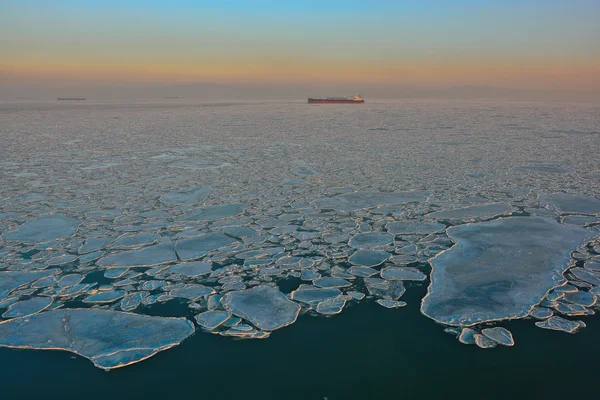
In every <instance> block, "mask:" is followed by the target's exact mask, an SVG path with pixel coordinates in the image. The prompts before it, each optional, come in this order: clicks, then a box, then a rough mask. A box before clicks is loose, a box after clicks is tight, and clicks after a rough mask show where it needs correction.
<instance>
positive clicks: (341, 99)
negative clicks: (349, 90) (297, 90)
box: [308, 94, 365, 104]
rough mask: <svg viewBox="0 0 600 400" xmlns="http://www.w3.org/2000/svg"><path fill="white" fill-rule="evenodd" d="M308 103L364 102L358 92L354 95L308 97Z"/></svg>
mask: <svg viewBox="0 0 600 400" xmlns="http://www.w3.org/2000/svg"><path fill="white" fill-rule="evenodd" d="M308 102H309V103H317V104H364V103H365V100H364V99H363V98H362V96H361V95H360V94H357V95H356V96H354V97H325V98H324V99H313V98H312V97H309V98H308Z"/></svg>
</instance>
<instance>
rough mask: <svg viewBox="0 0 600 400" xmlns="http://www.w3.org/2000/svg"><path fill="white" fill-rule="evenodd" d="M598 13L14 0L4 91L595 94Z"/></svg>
mask: <svg viewBox="0 0 600 400" xmlns="http://www.w3.org/2000/svg"><path fill="white" fill-rule="evenodd" d="M598 21H600V1H598V0H562V1H559V0H520V1H513V0H504V1H486V0H473V1H471V0H421V1H417V0H415V1H383V0H370V1H354V0H346V1H336V0H319V1H316V0H305V1H284V0H279V1H270V0H248V1H246V0H239V1H200V0H196V1H187V0H182V1H149V0H139V1H138V0H130V1H128V0H119V1H114V0H98V1H96V0H77V1H67V0H46V1H41V0H0V96H2V95H4V97H6V96H18V95H19V94H24V95H27V94H31V93H34V94H35V93H36V91H39V93H44V94H47V95H50V94H51V93H54V92H56V91H57V90H58V89H59V88H61V87H63V88H68V90H69V92H77V91H92V90H94V88H96V89H102V88H104V89H105V91H106V89H107V88H137V90H138V92H139V90H140V89H141V88H151V87H152V88H156V87H170V86H177V87H181V85H186V84H195V85H216V84H218V85H229V86H231V85H233V86H236V85H237V86H247V87H252V88H257V87H261V85H262V86H264V87H267V86H268V87H281V88H284V87H286V88H292V87H302V86H306V87H329V86H330V87H336V88H348V90H350V92H351V93H352V90H351V89H353V88H367V90H368V88H370V87H372V88H389V87H398V88H404V89H406V88H410V89H411V90H415V91H419V90H422V91H435V90H447V89H448V88H454V87H465V86H466V87H480V86H481V87H493V88H501V89H502V90H505V91H520V92H548V93H550V92H551V93H570V94H572V95H573V94H575V95H577V94H578V93H581V94H582V96H584V97H585V96H586V95H590V94H592V95H595V94H597V93H598V92H599V91H600V23H599V22H598ZM78 88H79V89H80V90H78ZM140 93H141V92H140ZM334 94H337V93H334Z"/></svg>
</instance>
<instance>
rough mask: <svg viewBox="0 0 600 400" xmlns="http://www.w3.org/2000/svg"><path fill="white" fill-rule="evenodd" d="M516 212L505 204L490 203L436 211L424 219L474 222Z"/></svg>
mask: <svg viewBox="0 0 600 400" xmlns="http://www.w3.org/2000/svg"><path fill="white" fill-rule="evenodd" d="M514 211H517V209H516V208H514V207H513V206H511V205H510V204H507V203H491V204H481V205H474V206H469V207H465V208H457V209H455V210H447V211H436V212H433V213H430V214H427V215H425V217H426V218H434V219H437V220H443V221H464V222H469V221H474V220H481V219H488V218H493V217H498V216H500V215H509V214H510V213H512V212H514Z"/></svg>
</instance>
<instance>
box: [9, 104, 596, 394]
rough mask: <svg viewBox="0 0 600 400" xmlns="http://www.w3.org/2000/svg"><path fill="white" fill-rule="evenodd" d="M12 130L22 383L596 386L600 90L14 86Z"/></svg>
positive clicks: (63, 389) (13, 257)
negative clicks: (596, 100) (140, 94)
mask: <svg viewBox="0 0 600 400" xmlns="http://www.w3.org/2000/svg"><path fill="white" fill-rule="evenodd" d="M0 141H1V143H2V145H1V146H0V313H1V314H2V319H1V320H0V321H1V322H0V371H2V377H3V382H2V391H1V393H2V395H1V398H2V399H34V398H42V397H43V398H46V399H71V398H73V399H75V398H86V399H106V398H108V397H111V398H118V399H120V398H124V399H133V398H145V399H164V398H201V399H242V398H243V399H261V400H264V399H314V400H350V399H402V398H407V399H413V398H419V399H458V398H461V399H462V398H466V397H478V398H483V399H506V398H515V399H520V398H528V399H531V398H544V399H562V398H567V397H581V398H588V397H592V396H595V395H596V392H597V391H596V390H595V387H594V385H593V382H594V381H595V379H597V375H598V373H597V371H598V369H597V368H598V365H599V363H600V340H599V338H600V317H599V316H596V315H595V313H596V312H599V311H600V308H599V306H598V304H597V301H598V296H600V289H599V288H600V158H599V156H598V155H599V154H600V106H599V105H597V104H585V103H551V102H546V103H540V102H508V101H491V100H490V101H483V100H482V101H459V100H452V101H450V100H406V99H398V100H390V99H387V100H369V99H367V102H366V103H365V104H362V105H354V104H350V105H323V104H318V105H317V104H306V103H305V102H304V101H254V102H250V101H249V102H206V101H194V100H186V99H163V100H160V101H157V100H147V101H94V100H85V101H73V102H68V101H61V102H57V101H46V102H42V101H39V102H38V101H22V102H0ZM492 328H502V332H508V335H510V338H511V340H512V343H506V342H504V343H502V341H501V340H497V339H496V340H493V339H492V338H491V337H492V336H491V335H488V333H487V332H490V331H489V330H490V329H492ZM504 338H506V336H504ZM50 350H51V351H50ZM65 350H66V351H65ZM555 375H556V376H559V377H560V378H561V381H560V382H557V381H554V378H552V377H553V376H555ZM575 383H577V385H575Z"/></svg>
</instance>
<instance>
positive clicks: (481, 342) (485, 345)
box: [473, 333, 497, 349]
mask: <svg viewBox="0 0 600 400" xmlns="http://www.w3.org/2000/svg"><path fill="white" fill-rule="evenodd" d="M473 337H474V338H475V344H476V345H477V346H478V347H480V348H482V349H491V348H493V347H496V346H497V343H496V342H495V341H493V340H492V339H489V338H487V337H485V336H484V335H482V334H480V333H476V334H474V335H473Z"/></svg>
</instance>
